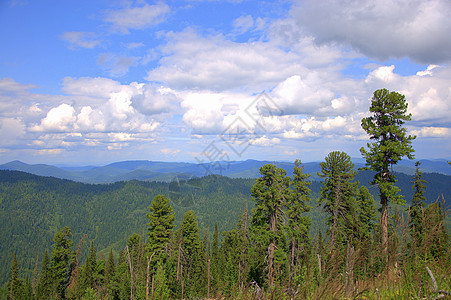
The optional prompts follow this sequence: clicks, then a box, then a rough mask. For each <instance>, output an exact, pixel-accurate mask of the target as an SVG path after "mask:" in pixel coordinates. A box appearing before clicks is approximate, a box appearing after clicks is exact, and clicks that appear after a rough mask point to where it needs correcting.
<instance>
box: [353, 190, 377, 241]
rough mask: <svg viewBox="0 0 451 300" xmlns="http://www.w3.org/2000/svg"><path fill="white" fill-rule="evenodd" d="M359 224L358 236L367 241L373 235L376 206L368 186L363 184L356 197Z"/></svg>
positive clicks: (357, 228)
mask: <svg viewBox="0 0 451 300" xmlns="http://www.w3.org/2000/svg"><path fill="white" fill-rule="evenodd" d="M356 202H357V214H358V224H357V227H356V228H355V230H356V233H357V237H358V238H360V239H361V240H362V242H363V241H367V240H369V239H371V237H372V234H371V232H372V230H373V226H374V219H375V218H376V206H375V202H374V198H373V195H371V194H370V191H369V190H368V188H367V187H365V186H363V185H362V186H361V187H360V189H359V191H358V193H357V197H356Z"/></svg>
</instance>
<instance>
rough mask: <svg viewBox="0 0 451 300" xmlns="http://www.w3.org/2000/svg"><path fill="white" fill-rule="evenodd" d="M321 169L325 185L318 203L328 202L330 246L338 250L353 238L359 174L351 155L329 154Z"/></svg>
mask: <svg viewBox="0 0 451 300" xmlns="http://www.w3.org/2000/svg"><path fill="white" fill-rule="evenodd" d="M320 167H321V172H318V176H319V177H321V178H324V181H323V187H322V188H321V191H320V198H319V201H320V202H325V204H324V210H325V212H327V213H328V214H329V217H328V220H327V221H328V223H329V226H330V229H329V233H330V235H331V244H332V246H337V245H338V243H342V242H344V241H345V240H346V239H347V238H348V237H350V236H352V235H353V228H354V226H355V224H354V223H355V209H356V208H355V198H354V197H355V194H356V189H357V186H358V182H352V181H353V180H354V177H355V175H356V174H357V172H356V171H354V164H353V163H352V162H351V158H350V157H349V155H347V154H346V153H345V152H339V151H334V152H331V153H329V154H328V155H327V156H326V158H325V161H324V162H321V163H320ZM337 247H339V246H337Z"/></svg>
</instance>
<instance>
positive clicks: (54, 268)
mask: <svg viewBox="0 0 451 300" xmlns="http://www.w3.org/2000/svg"><path fill="white" fill-rule="evenodd" d="M53 241H54V242H55V245H54V248H53V251H52V255H51V258H50V266H51V272H52V280H53V282H54V284H55V293H56V295H57V297H58V298H59V299H64V298H65V295H66V287H67V284H68V282H69V276H70V274H71V271H72V270H71V267H72V266H71V265H72V262H73V259H74V251H73V250H72V246H73V244H74V243H73V241H72V232H71V230H70V228H69V227H67V226H66V227H64V228H62V229H61V230H60V231H58V232H57V233H56V234H55V236H54V238H53Z"/></svg>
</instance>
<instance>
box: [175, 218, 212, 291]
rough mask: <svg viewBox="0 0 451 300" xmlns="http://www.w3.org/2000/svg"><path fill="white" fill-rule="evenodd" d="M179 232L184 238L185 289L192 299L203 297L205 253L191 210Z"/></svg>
mask: <svg viewBox="0 0 451 300" xmlns="http://www.w3.org/2000/svg"><path fill="white" fill-rule="evenodd" d="M179 231H180V235H181V238H182V245H181V246H182V249H181V251H182V252H183V260H182V265H183V274H182V275H183V281H184V289H185V291H186V294H188V295H189V296H191V297H194V296H200V295H203V293H204V291H205V287H206V275H207V274H206V266H205V252H204V251H203V247H202V241H201V239H200V237H199V226H198V225H197V221H196V215H195V214H194V211H192V210H189V211H187V212H186V213H185V215H184V216H183V221H182V224H181V225H180V229H179Z"/></svg>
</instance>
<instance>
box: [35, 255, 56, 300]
mask: <svg viewBox="0 0 451 300" xmlns="http://www.w3.org/2000/svg"><path fill="white" fill-rule="evenodd" d="M52 293H53V280H52V271H51V269H50V259H49V255H48V253H47V250H45V253H44V260H43V261H42V268H41V276H40V277H39V283H38V287H37V298H38V299H50V298H51V296H52Z"/></svg>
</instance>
